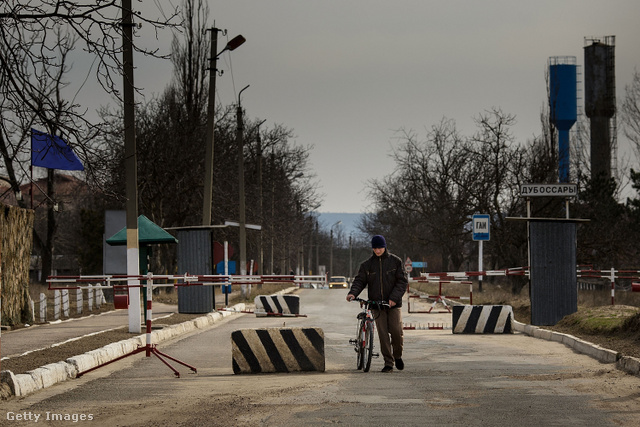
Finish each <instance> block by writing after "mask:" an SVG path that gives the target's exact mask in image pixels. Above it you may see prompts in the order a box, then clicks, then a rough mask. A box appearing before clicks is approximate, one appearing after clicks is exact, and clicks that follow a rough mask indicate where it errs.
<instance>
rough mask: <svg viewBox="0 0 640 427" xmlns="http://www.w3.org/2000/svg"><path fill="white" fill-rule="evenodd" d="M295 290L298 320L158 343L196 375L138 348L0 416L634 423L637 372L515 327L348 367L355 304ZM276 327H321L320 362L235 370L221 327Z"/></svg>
mask: <svg viewBox="0 0 640 427" xmlns="http://www.w3.org/2000/svg"><path fill="white" fill-rule="evenodd" d="M299 295H300V301H301V303H300V305H301V312H302V313H305V314H307V315H308V317H298V318H273V317H269V318H259V317H255V316H253V315H250V314H244V315H237V316H231V317H228V318H226V319H225V320H223V321H222V322H220V323H217V324H215V325H214V326H213V327H211V328H209V329H207V330H204V331H197V332H194V333H192V334H189V335H186V336H183V337H180V338H179V339H176V340H173V341H171V342H166V343H162V345H159V346H158V348H159V349H160V350H161V351H163V352H165V353H166V354H169V355H170V356H172V357H175V358H177V359H179V360H182V361H184V362H186V363H189V364H191V365H194V366H195V367H197V369H198V373H197V374H193V373H189V372H190V371H189V370H188V369H187V368H184V367H182V366H180V365H178V364H175V363H172V364H173V365H174V366H175V367H176V368H177V369H178V370H179V371H180V372H181V374H182V375H181V377H180V378H175V377H174V376H173V374H172V372H171V371H170V370H169V369H168V368H167V367H166V366H164V365H163V364H162V363H161V362H160V361H159V360H157V359H156V358H155V357H150V358H146V357H144V354H139V355H136V356H132V357H129V358H125V359H123V360H122V361H119V362H117V363H114V364H111V365H108V366H106V367H103V368H100V369H98V370H97V371H94V372H91V373H89V374H87V375H85V376H83V377H82V378H79V379H76V380H71V381H67V382H65V383H61V384H58V385H55V386H53V387H50V388H48V389H44V390H42V391H40V392H37V393H34V394H33V395H29V396H27V397H26V398H24V399H13V400H10V401H7V402H3V405H2V409H1V410H0V416H2V418H1V419H0V425H32V424H33V423H34V418H35V417H36V416H39V422H38V425H52V426H54V425H55V426H60V425H74V426H76V425H92V426H96V425H109V426H125V425H126V426H143V425H144V426H169V425H171V426H175V425H185V426H187V425H188V426H196V425H225V426H229V425H249V426H254V425H325V424H344V425H368V426H396V425H398V426H400V425H401V426H407V425H420V426H424V425H436V426H445V425H446V426H458V425H459V426H462V425H465V426H469V425H471V426H474V425H475V426H516V425H517V426H536V427H537V426H540V425H545V426H547V425H548V426H556V425H557V426H619V425H640V405H638V403H639V399H640V379H639V378H637V377H633V376H630V375H628V374H624V373H622V372H621V371H618V370H616V369H615V367H614V366H613V365H607V364H601V363H599V362H597V361H595V360H593V359H591V358H589V357H587V356H584V355H580V354H576V353H574V352H573V351H572V350H570V349H569V348H567V347H565V346H564V345H563V344H559V343H556V342H549V341H544V340H539V339H536V338H532V337H529V336H526V335H523V334H517V333H516V334H512V335H511V334H510V335H460V334H452V332H451V330H450V329H443V330H437V329H436V330H407V331H405V355H404V358H403V359H404V361H405V364H406V368H405V370H403V371H394V372H392V373H390V374H383V373H380V372H379V371H380V369H381V368H382V366H383V361H382V358H380V359H374V361H373V364H372V369H371V372H368V373H363V372H361V371H356V370H355V363H356V362H355V360H356V357H355V352H354V350H353V347H352V346H351V345H349V343H348V340H349V338H351V335H353V333H354V331H355V315H356V313H357V311H358V306H357V304H356V303H347V302H346V301H344V296H345V292H344V291H340V290H301V291H300V293H299ZM405 317H406V320H411V321H412V322H416V323H417V322H421V323H427V322H435V323H437V322H438V321H439V319H443V320H444V321H445V322H447V323H450V315H440V314H419V315H411V316H408V315H407V314H406V308H405ZM423 319H424V320H423ZM282 326H284V327H319V328H322V329H323V331H324V334H325V359H326V371H325V372H322V373H321V372H306V373H287V374H282V373H279V374H243V375H234V374H233V370H232V364H231V340H230V336H231V333H232V332H233V331H236V330H240V329H247V328H258V327H282ZM18 415H19V416H22V417H25V419H26V420H25V421H17V420H15V417H16V416H18ZM12 417H13V418H12ZM27 417H31V420H29V419H27ZM47 417H49V421H47V420H46V418H47ZM56 417H57V418H59V419H63V420H64V419H65V417H66V419H67V421H65V422H63V421H56V420H53V418H56ZM74 417H75V418H74ZM83 418H84V421H83ZM89 418H90V419H89ZM74 419H75V420H77V421H78V422H74Z"/></svg>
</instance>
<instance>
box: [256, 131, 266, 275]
mask: <svg viewBox="0 0 640 427" xmlns="http://www.w3.org/2000/svg"><path fill="white" fill-rule="evenodd" d="M266 121H267V120H266V119H265V120H263V121H261V122H260V123H258V131H257V136H256V142H257V143H258V191H259V192H260V193H259V194H258V200H259V202H260V204H259V205H258V207H259V212H258V218H259V219H260V225H261V226H262V227H261V229H260V234H259V235H258V239H259V240H260V241H259V243H258V247H259V248H260V263H259V264H258V274H259V275H261V276H262V275H263V274H264V268H263V264H264V251H263V250H262V230H264V215H263V203H262V202H263V200H262V141H261V139H260V125H261V124H263V123H264V122H266Z"/></svg>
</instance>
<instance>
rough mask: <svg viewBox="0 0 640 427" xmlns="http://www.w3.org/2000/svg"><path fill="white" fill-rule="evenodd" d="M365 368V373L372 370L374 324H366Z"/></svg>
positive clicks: (363, 368)
mask: <svg viewBox="0 0 640 427" xmlns="http://www.w3.org/2000/svg"><path fill="white" fill-rule="evenodd" d="M363 350H364V356H363V359H364V366H363V367H362V370H363V371H365V372H369V368H371V357H373V322H371V321H369V322H366V327H365V331H364V347H363Z"/></svg>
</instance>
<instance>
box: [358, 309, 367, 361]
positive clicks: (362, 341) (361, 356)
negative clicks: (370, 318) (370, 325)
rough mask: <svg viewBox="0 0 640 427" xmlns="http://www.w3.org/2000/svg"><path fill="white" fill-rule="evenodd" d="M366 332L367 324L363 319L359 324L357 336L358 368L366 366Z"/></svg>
mask: <svg viewBox="0 0 640 427" xmlns="http://www.w3.org/2000/svg"><path fill="white" fill-rule="evenodd" d="M365 332H366V326H365V321H364V320H362V321H361V322H360V324H359V327H358V336H357V338H356V339H357V343H356V351H357V352H358V357H357V369H358V370H360V369H362V368H363V366H364V345H365Z"/></svg>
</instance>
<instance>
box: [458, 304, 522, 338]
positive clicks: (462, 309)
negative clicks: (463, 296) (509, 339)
mask: <svg viewBox="0 0 640 427" xmlns="http://www.w3.org/2000/svg"><path fill="white" fill-rule="evenodd" d="M452 314H453V333H454V334H512V333H513V326H512V322H513V308H512V307H511V306H510V305H465V306H462V305H456V306H453V313H452Z"/></svg>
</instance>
